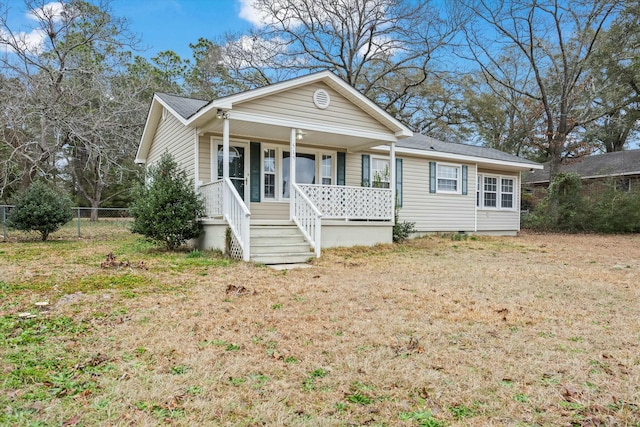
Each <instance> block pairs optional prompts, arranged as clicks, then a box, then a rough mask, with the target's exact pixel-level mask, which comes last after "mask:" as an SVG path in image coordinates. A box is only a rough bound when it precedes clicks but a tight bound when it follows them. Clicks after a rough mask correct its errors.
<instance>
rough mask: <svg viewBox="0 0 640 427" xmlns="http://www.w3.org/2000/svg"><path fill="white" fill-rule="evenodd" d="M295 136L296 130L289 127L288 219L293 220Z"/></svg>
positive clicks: (294, 209)
mask: <svg viewBox="0 0 640 427" xmlns="http://www.w3.org/2000/svg"><path fill="white" fill-rule="evenodd" d="M296 137H297V131H296V129H294V128H291V134H290V136H289V220H291V221H293V217H294V216H295V212H296V207H295V200H294V197H293V191H294V190H293V183H294V182H295V181H296Z"/></svg>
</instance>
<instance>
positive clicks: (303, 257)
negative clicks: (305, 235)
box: [251, 252, 313, 265]
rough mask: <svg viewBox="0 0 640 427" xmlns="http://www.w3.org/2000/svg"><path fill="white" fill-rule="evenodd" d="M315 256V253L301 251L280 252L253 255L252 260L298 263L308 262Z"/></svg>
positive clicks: (264, 262)
mask: <svg viewBox="0 0 640 427" xmlns="http://www.w3.org/2000/svg"><path fill="white" fill-rule="evenodd" d="M311 258H313V253H311V252H307V253H304V254H300V253H278V254H264V255H253V254H252V255H251V260H252V261H253V262H255V263H259V264H267V265H272V264H298V263H304V262H308V261H309V259H311Z"/></svg>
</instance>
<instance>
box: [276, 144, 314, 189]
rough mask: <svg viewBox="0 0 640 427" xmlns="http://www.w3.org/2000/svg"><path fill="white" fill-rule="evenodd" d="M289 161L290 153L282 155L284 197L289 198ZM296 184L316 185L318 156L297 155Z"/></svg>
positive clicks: (286, 152)
mask: <svg viewBox="0 0 640 427" xmlns="http://www.w3.org/2000/svg"><path fill="white" fill-rule="evenodd" d="M289 160H290V153H289V152H288V151H285V152H283V153H282V197H284V198H285V199H287V198H289V167H290V166H289V165H290V163H289ZM296 183H298V184H315V183H316V156H315V154H307V153H296Z"/></svg>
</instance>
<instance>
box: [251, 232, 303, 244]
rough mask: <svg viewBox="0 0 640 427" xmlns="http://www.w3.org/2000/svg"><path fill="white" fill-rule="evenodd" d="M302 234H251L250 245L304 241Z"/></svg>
mask: <svg viewBox="0 0 640 427" xmlns="http://www.w3.org/2000/svg"><path fill="white" fill-rule="evenodd" d="M306 242H307V241H306V240H305V239H304V237H303V236H302V234H296V235H290V236H289V235H282V236H256V235H253V234H252V235H251V246H254V245H258V246H261V245H289V244H294V243H306Z"/></svg>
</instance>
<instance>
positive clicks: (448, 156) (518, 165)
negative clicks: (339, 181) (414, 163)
mask: <svg viewBox="0 0 640 427" xmlns="http://www.w3.org/2000/svg"><path fill="white" fill-rule="evenodd" d="M374 149H376V150H381V151H389V147H388V146H378V147H374ZM398 153H405V154H412V155H417V156H421V157H431V158H436V159H445V160H459V161H462V162H469V163H481V164H487V165H492V166H503V167H504V166H507V167H509V168H512V169H517V170H522V171H526V170H532V169H542V168H543V167H544V166H543V165H541V164H539V163H524V162H515V161H507V160H498V159H489V158H486V157H480V156H469V155H464V154H454V153H446V152H444V151H429V150H420V149H417V148H407V147H396V154H398Z"/></svg>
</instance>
